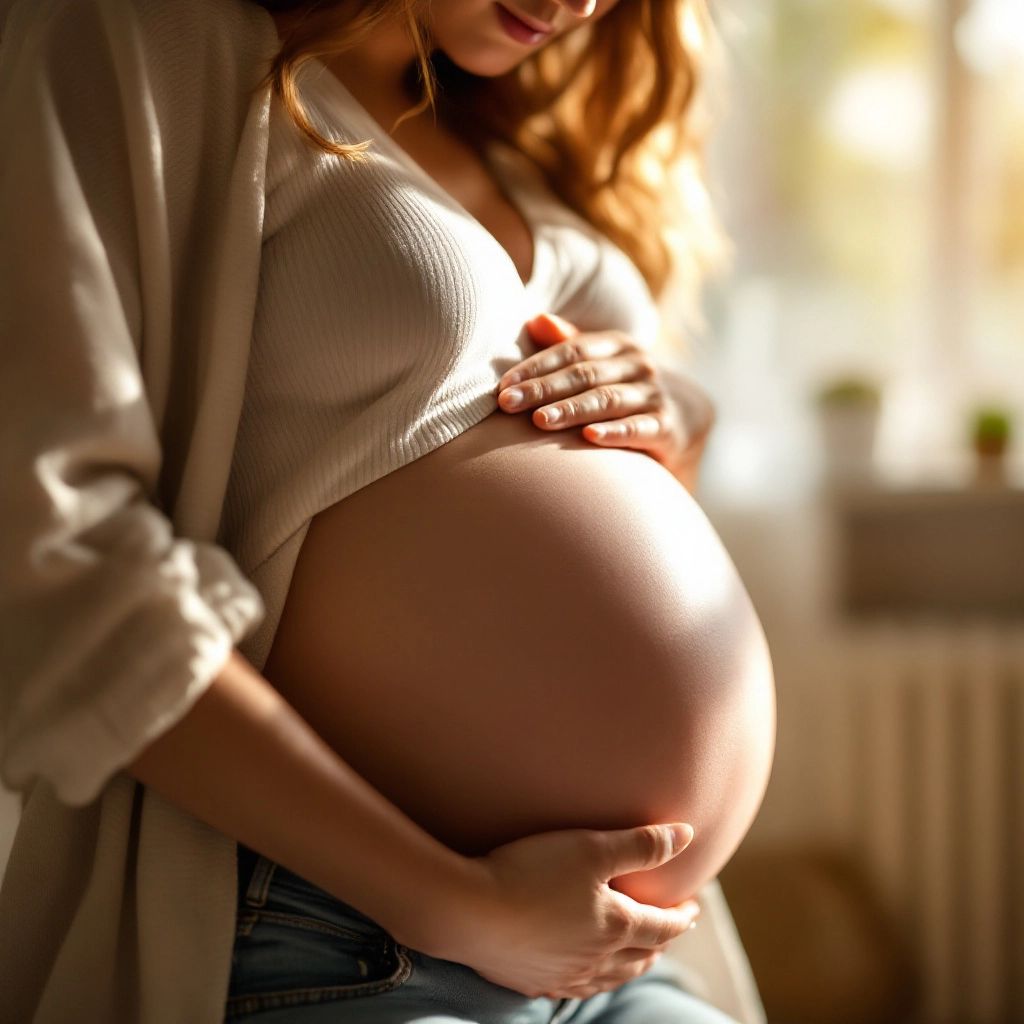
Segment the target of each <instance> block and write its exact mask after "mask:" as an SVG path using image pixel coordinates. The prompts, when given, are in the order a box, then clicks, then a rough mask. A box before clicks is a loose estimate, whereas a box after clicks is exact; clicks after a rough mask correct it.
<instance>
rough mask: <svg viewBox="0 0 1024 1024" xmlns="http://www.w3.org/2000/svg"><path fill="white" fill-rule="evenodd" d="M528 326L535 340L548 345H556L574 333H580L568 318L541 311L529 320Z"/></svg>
mask: <svg viewBox="0 0 1024 1024" xmlns="http://www.w3.org/2000/svg"><path fill="white" fill-rule="evenodd" d="M526 327H527V330H528V331H529V332H530V337H531V338H532V339H533V340H534V341H536V342H539V343H540V344H547V345H554V344H556V343H557V342H559V341H565V340H566V338H571V337H572V336H573V335H574V334H579V331H578V330H577V329H576V328H575V327H574V326H573V325H572V324H571V323H569V321H568V320H563V319H562V317H560V316H556V315H555V314H554V313H541V314H539V315H538V316H535V317H534V318H533V319H532V320H529V321H527V324H526Z"/></svg>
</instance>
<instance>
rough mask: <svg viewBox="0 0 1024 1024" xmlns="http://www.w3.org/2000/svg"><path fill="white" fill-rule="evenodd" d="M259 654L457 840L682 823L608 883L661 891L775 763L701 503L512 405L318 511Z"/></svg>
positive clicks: (718, 838)
mask: <svg viewBox="0 0 1024 1024" xmlns="http://www.w3.org/2000/svg"><path fill="white" fill-rule="evenodd" d="M264 673H265V675H266V676H267V678H268V679H270V680H271V681H272V682H273V683H274V685H275V686H277V688H278V689H279V690H280V691H281V692H282V694H283V695H284V696H285V697H286V698H287V699H288V700H289V701H290V702H291V703H292V704H294V706H295V707H296V708H297V710H298V711H299V712H300V713H301V714H303V715H304V716H305V717H306V719H307V721H309V722H310V724H311V725H312V726H313V727H314V728H315V729H316V730H317V731H318V732H319V733H320V735H321V736H323V738H324V739H325V740H326V741H327V742H328V743H329V744H330V745H331V746H332V747H333V748H334V749H336V750H337V751H338V753H339V755H340V756H341V757H342V758H344V759H345V760H346V761H347V762H348V763H349V764H351V765H352V767H353V768H354V769H355V770H356V771H358V772H359V773H360V774H361V775H362V776H363V777H364V778H366V779H367V781H369V782H370V783H371V784H372V785H373V786H375V787H376V788H377V789H378V790H380V791H381V792H382V793H383V794H384V795H385V796H386V797H387V798H388V799H389V800H391V801H392V802H393V803H395V804H396V805H397V806H398V807H400V808H401V809H402V810H403V811H404V812H405V813H406V814H408V815H409V817H411V818H412V819H413V820H415V821H416V822H418V823H419V824H420V825H421V826H422V827H423V828H425V829H426V830H427V831H429V832H430V833H431V834H432V835H434V836H436V837H437V838H438V839H439V840H441V841H442V842H444V843H446V844H447V845H448V846H450V847H452V848H453V849H455V850H458V851H460V852H462V853H464V854H466V855H479V854H483V853H486V852H487V851H488V850H489V849H492V848H493V847H494V846H497V845H500V844H502V843H505V842H508V841H510V840H512V839H515V838H518V837H520V836H523V835H528V834H531V833H534V832H541V831H546V830H549V829H561V828H572V827H584V828H628V827H632V826H635V825H641V824H652V823H656V822H666V821H688V822H690V823H691V824H692V825H693V827H694V829H695V831H696V835H695V838H694V841H693V843H692V844H691V845H690V847H689V848H688V849H687V850H686V851H685V852H684V853H683V854H682V855H681V856H680V857H678V858H676V859H675V860H674V861H672V862H670V863H669V864H667V865H664V866H663V867H661V868H658V869H655V870H654V871H648V872H636V873H632V874H629V875H623V876H619V878H618V879H617V880H616V882H615V887H616V888H618V889H620V890H621V891H623V892H625V893H627V894H628V895H630V896H632V897H634V898H635V899H638V900H642V901H643V902H646V903H654V904H658V905H661V906H668V905H671V904H674V903H677V902H679V901H681V900H682V899H684V898H686V897H688V896H690V895H692V894H693V893H694V892H695V891H696V890H697V888H698V887H699V886H700V885H702V884H703V883H704V882H705V881H707V880H708V879H710V878H713V877H714V876H715V875H716V874H717V873H718V871H719V870H720V869H721V867H722V866H723V865H724V864H725V862H726V861H727V860H728V859H729V857H731V856H732V854H733V852H734V851H735V849H736V847H737V846H738V844H739V842H740V840H741V839H742V838H743V836H744V835H745V834H746V832H747V830H748V828H749V827H750V824H751V822H752V821H753V818H754V816H755V814H756V812H757V809H758V807H759V806H760V803H761V799H762V797H763V794H764V789H765V786H766V785H767V782H768V776H769V772H770V769H771V761H772V754H773V749H774V739H775V700H774V687H773V679H772V670H771V662H770V658H769V654H768V648H767V644H766V642H765V638H764V633H763V631H762V629H761V626H760V623H759V621H758V619H757V616H756V614H755V612H754V609H753V607H752V605H751V602H750V599H749V597H748V595H747V592H746V590H745V588H744V587H743V584H742V582H741V581H740V579H739V577H738V575H737V573H736V570H735V567H734V566H733V564H732V561H731V559H730V558H729V556H728V554H727V553H726V552H725V550H724V548H723V546H722V544H721V541H720V540H719V538H718V536H717V534H716V533H715V532H714V530H713V529H712V527H711V525H710V524H709V523H708V521H707V519H706V518H705V516H704V514H703V513H702V512H701V510H700V508H699V507H698V506H697V504H696V502H695V501H694V500H693V498H692V497H691V496H690V494H689V493H688V492H687V491H686V489H685V488H684V487H683V486H682V485H681V484H680V483H679V482H678V481H676V480H675V479H674V478H673V477H672V475H671V474H670V473H669V472H668V471H667V470H666V469H665V468H664V467H662V466H660V465H659V464H658V463H657V462H655V460H654V459H652V458H650V457H649V456H647V455H645V454H642V453H640V452H631V451H625V450H616V449H602V448H598V447H596V446H594V445H592V444H589V443H588V442H586V441H584V440H583V439H582V438H581V437H579V436H578V432H577V431H575V430H573V431H566V432H560V433H547V432H543V431H541V430H539V429H538V428H537V427H535V426H533V424H532V423H530V422H529V421H528V420H527V418H526V416H525V415H518V416H509V415H508V414H507V413H504V412H495V413H493V414H492V415H491V416H489V417H487V418H486V419H485V420H483V421H482V422H480V423H478V424H476V425H475V426H474V427H472V428H471V429H470V430H468V431H466V432H465V433H463V434H461V435H459V436H458V437H456V438H455V439H454V440H452V441H450V442H448V443H446V444H444V445H442V446H441V447H440V448H437V449H435V450H434V451H432V452H430V453H429V454H427V455H425V456H423V457H421V458H419V459H417V460H416V461H414V462H412V463H409V464H408V465H406V466H404V467H402V468H401V469H399V470H397V471H395V472H393V473H391V474H389V475H388V476H386V477H383V478H382V479H380V480H378V481H376V482H374V483H373V484H370V485H369V486H367V487H364V488H363V489H362V490H360V491H357V492H356V493H355V494H352V495H350V496H349V497H347V498H345V499H344V500H343V501H340V502H338V503H336V504H335V505H333V506H331V507H329V508H327V509H325V510H324V511H322V512H321V513H320V514H318V515H317V516H316V517H315V518H314V520H313V522H312V523H311V524H310V527H309V530H308V532H307V534H306V537H305V540H304V542H303V545H302V550H301V551H300V554H299V558H298V562H297V564H296V567H295V572H294V575H293V577H292V581H291V585H290V588H289V591H288V597H287V600H286V603H285V607H284V611H283V613H282V617H281V621H280V625H279V627H278V630H277V633H276V636H275V639H274V645H273V648H272V650H271V652H270V655H269V657H268V660H267V662H266V665H265V666H264Z"/></svg>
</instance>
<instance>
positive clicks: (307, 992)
mask: <svg viewBox="0 0 1024 1024" xmlns="http://www.w3.org/2000/svg"><path fill="white" fill-rule="evenodd" d="M386 948H388V949H389V950H391V949H393V951H394V953H395V956H396V958H397V960H398V965H397V967H396V968H395V970H394V972H393V973H392V974H391V975H389V976H388V977H387V978H381V979H379V980H378V981H357V982H352V983H350V984H348V985H324V986H320V987H316V988H294V989H283V990H279V991H277V992H260V993H254V994H252V995H245V996H231V997H230V998H229V999H228V1001H227V1004H226V1013H225V1018H226V1019H227V1018H230V1017H235V1016H239V1015H242V1014H247V1013H258V1012H259V1011H261V1010H270V1009H276V1008H279V1007H283V1006H299V1005H302V1004H305V1003H319V1002H325V1001H327V1000H332V999H352V998H355V997H356V996H364V995H379V994H381V993H384V992H390V991H391V990H392V989H395V988H398V986H399V985H401V984H403V983H404V982H405V981H406V980H407V979H408V977H409V975H410V974H411V973H412V960H411V959H410V957H409V951H408V950H407V949H406V947H405V946H402V945H401V944H399V943H391V942H390V941H389V942H388V943H387V947H386Z"/></svg>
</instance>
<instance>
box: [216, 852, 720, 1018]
mask: <svg viewBox="0 0 1024 1024" xmlns="http://www.w3.org/2000/svg"><path fill="white" fill-rule="evenodd" d="M238 853H239V858H238V882H239V886H238V922H237V924H238V926H237V930H236V937H235V945H234V949H233V951H232V966H231V982H230V986H229V990H228V1001H227V1007H226V1015H225V1020H230V1021H253V1022H255V1024H328V1022H330V1024H342V1022H351V1024H460V1022H461V1024H466V1022H472V1024H735V1021H733V1019H732V1018H731V1017H727V1016H726V1015H725V1014H723V1013H721V1012H720V1011H719V1010H716V1009H714V1008H713V1007H711V1006H709V1005H708V1004H707V1003H705V1002H703V1001H701V1000H700V999H698V998H697V997H696V996H694V995H691V994H689V993H688V992H686V991H685V989H684V988H683V982H682V979H681V976H679V975H677V974H676V972H675V971H674V970H673V968H672V967H671V965H670V964H665V962H664V961H665V958H664V957H661V958H659V960H658V961H657V962H656V963H655V965H654V967H652V968H651V969H650V970H648V971H647V972H646V973H645V974H643V975H641V976H640V977H638V978H633V979H631V980H630V981H628V982H626V983H625V984H623V985H621V986H620V987H619V988H617V989H614V990H613V991H611V992H601V993H598V994H597V995H595V996H591V997H590V998H589V999H546V998H538V999H531V998H529V997H528V996H524V995H522V994H521V993H519V992H516V991H514V990H512V989H509V988H505V987H504V986H502V985H496V984H494V983H493V982H490V981H487V980H485V979H484V978H482V977H481V976H480V975H479V974H477V973H476V971H474V970H473V969H472V968H470V967H467V966H466V965H465V964H459V963H455V962H453V961H451V960H439V959H436V958H435V957H432V956H428V955H427V954H426V953H421V952H419V951H418V950H415V949H411V948H409V947H408V946H403V945H401V943H399V942H397V941H396V940H395V939H394V938H393V937H392V936H391V935H390V934H389V933H388V932H387V931H385V930H384V929H383V928H382V927H381V926H380V925H378V924H377V923H376V922H375V921H373V920H372V919H371V918H369V917H367V916H366V915H365V914H362V913H360V912H359V911H358V910H356V909H355V907H352V906H349V905H348V904H347V903H343V902H342V901H341V900H338V899H335V898H334V897H333V896H332V895H331V894H330V893H328V892H325V891H324V890H323V889H321V888H319V887H318V886H315V885H313V884H312V883H310V882H307V881H306V880H305V879H304V878H301V877H300V876H299V875H296V874H294V873H293V872H291V871H288V870H287V869H286V868H284V867H282V866H281V865H280V864H276V863H274V862H273V861H271V860H269V859H267V858H266V857H263V856H261V855H258V854H257V853H256V852H255V851H253V850H250V849H249V848H248V847H246V846H244V845H242V844H239V846H238Z"/></svg>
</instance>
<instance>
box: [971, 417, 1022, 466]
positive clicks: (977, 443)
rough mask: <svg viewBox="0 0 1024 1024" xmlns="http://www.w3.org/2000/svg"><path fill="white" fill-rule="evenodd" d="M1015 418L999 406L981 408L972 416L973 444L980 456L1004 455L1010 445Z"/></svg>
mask: <svg viewBox="0 0 1024 1024" xmlns="http://www.w3.org/2000/svg"><path fill="white" fill-rule="evenodd" d="M1012 424H1013V416H1012V415H1011V414H1010V412H1009V411H1008V410H1007V409H1003V408H1000V407H998V406H981V407H979V408H977V409H975V410H974V412H973V413H972V416H971V444H972V445H973V446H974V450H975V451H976V452H977V453H978V454H979V455H1002V454H1003V452H1005V451H1006V448H1007V446H1008V445H1009V443H1010V437H1011V434H1012Z"/></svg>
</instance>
